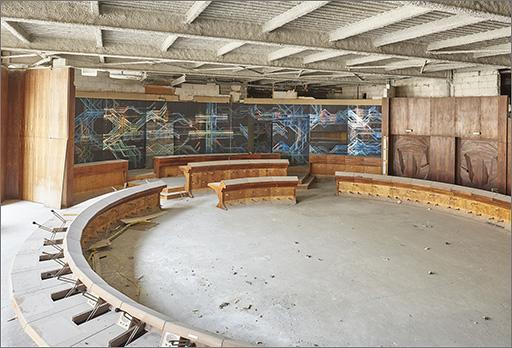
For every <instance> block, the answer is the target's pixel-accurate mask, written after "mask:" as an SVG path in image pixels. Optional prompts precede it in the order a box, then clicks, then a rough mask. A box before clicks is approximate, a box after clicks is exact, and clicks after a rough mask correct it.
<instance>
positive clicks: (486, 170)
mask: <svg viewBox="0 0 512 348" xmlns="http://www.w3.org/2000/svg"><path fill="white" fill-rule="evenodd" d="M457 184H459V185H463V186H469V187H476V188H481V189H484V190H498V143H497V142H495V141H485V140H470V139H461V140H459V141H458V144H457Z"/></svg>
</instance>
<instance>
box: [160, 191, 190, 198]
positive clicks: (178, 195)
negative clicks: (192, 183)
mask: <svg viewBox="0 0 512 348" xmlns="http://www.w3.org/2000/svg"><path fill="white" fill-rule="evenodd" d="M182 197H188V192H187V191H178V192H168V193H167V192H163V191H162V192H161V193H160V198H161V199H165V200H170V199H176V198H182Z"/></svg>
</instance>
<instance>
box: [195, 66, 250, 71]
mask: <svg viewBox="0 0 512 348" xmlns="http://www.w3.org/2000/svg"><path fill="white" fill-rule="evenodd" d="M244 69H245V68H244V67H243V66H222V67H213V68H201V69H198V68H195V70H196V71H223V70H228V71H229V70H236V71H240V70H244Z"/></svg>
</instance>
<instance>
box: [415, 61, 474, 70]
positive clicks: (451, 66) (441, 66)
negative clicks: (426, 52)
mask: <svg viewBox="0 0 512 348" xmlns="http://www.w3.org/2000/svg"><path fill="white" fill-rule="evenodd" d="M470 66H474V64H468V63H447V64H432V65H430V64H427V65H426V66H425V69H424V71H425V72H433V71H444V70H455V69H461V68H469V67H470Z"/></svg>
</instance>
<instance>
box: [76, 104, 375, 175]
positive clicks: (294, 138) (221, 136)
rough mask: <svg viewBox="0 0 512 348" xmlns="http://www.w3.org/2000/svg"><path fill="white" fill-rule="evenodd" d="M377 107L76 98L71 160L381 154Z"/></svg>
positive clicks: (142, 162) (140, 162) (298, 160)
mask: <svg viewBox="0 0 512 348" xmlns="http://www.w3.org/2000/svg"><path fill="white" fill-rule="evenodd" d="M380 127H381V113H380V106H379V107H377V106H364V107H361V106H322V105H286V104H273V105H249V104H220V103H195V102H173V103H168V102H150V101H125V100H112V99H90V98H77V100H76V117H75V163H83V162H91V161H101V160H108V159H127V160H128V161H129V164H130V169H133V168H144V167H146V168H151V167H152V160H153V157H154V156H162V155H171V154H198V153H226V152H279V153H281V154H282V157H283V158H288V159H289V160H290V163H291V164H292V165H302V164H306V163H307V162H308V157H309V153H310V152H311V153H330V154H342V155H354V156H379V155H380V146H381V145H380V139H381V133H380V131H381V129H380Z"/></svg>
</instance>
